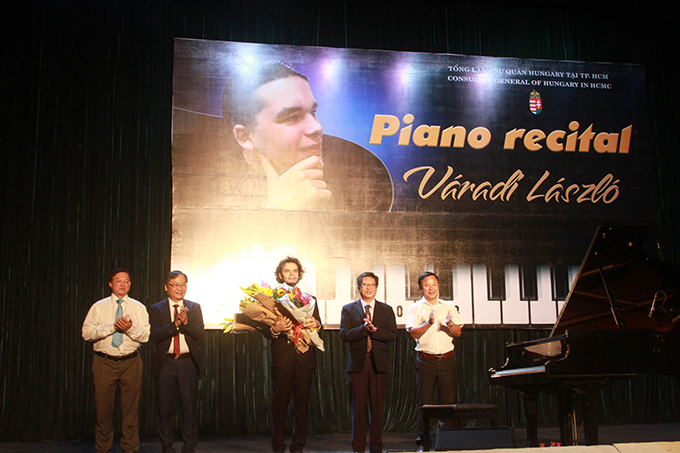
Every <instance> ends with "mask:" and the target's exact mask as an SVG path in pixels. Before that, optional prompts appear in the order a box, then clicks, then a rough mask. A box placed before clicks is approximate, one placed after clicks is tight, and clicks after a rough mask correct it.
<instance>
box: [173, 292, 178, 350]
mask: <svg viewBox="0 0 680 453" xmlns="http://www.w3.org/2000/svg"><path fill="white" fill-rule="evenodd" d="M177 307H179V305H177V304H175V319H174V321H177V315H178V314H179V311H178V310H177ZM172 353H173V354H175V355H179V331H177V335H175V337H174V338H173V339H172Z"/></svg>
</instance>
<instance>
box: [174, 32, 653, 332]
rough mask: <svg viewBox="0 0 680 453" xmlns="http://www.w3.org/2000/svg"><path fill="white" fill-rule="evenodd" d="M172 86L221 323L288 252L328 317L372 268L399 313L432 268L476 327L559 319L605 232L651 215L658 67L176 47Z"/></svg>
mask: <svg viewBox="0 0 680 453" xmlns="http://www.w3.org/2000/svg"><path fill="white" fill-rule="evenodd" d="M279 63H283V64H285V65H286V66H287V67H289V68H291V69H292V70H295V71H297V72H298V73H299V74H301V75H304V76H305V77H306V78H307V79H308V84H307V82H306V81H304V80H303V79H302V78H300V77H298V76H294V77H292V78H291V77H289V74H290V73H286V72H285V71H287V70H288V69H286V68H284V69H282V67H281V65H280V64H279ZM265 70H266V71H269V73H268V74H264V75H263V71H265ZM277 71H284V76H285V77H284V78H283V79H282V78H281V75H280V74H279V73H278V72H277ZM277 74H278V75H277ZM263 77H264V78H263ZM173 79H174V86H173V146H172V153H173V187H174V189H173V208H174V212H173V243H172V267H173V268H178V269H181V270H183V271H184V272H186V273H187V274H188V275H189V279H190V281H191V287H190V290H189V292H188V294H187V297H188V298H190V299H194V300H197V301H199V302H200V303H201V304H202V305H203V310H204V315H205V316H206V319H207V325H208V326H210V327H213V328H216V327H218V326H219V323H220V322H222V319H223V318H224V317H228V316H231V315H232V314H233V313H234V312H235V311H237V310H238V301H239V300H240V297H241V296H240V294H241V290H240V289H239V286H247V285H249V284H251V283H252V282H254V281H260V280H264V281H267V282H269V283H272V282H274V270H275V267H276V265H277V263H278V262H279V260H281V259H282V258H284V257H285V256H287V255H293V256H296V257H298V258H300V259H301V261H302V263H303V264H304V265H305V267H306V271H307V272H306V274H305V277H304V279H303V281H302V282H301V286H302V288H303V290H304V291H306V292H309V293H311V294H315V295H316V296H317V298H318V299H319V305H320V308H321V313H322V317H323V320H324V323H325V325H326V327H327V328H333V327H337V325H338V323H339V319H340V309H341V307H342V305H344V304H345V303H348V302H350V301H352V300H355V299H356V298H358V294H357V291H356V285H355V278H356V276H357V275H358V274H359V273H361V272H363V271H367V270H371V271H373V272H375V273H376V274H377V275H378V276H379V277H380V286H379V291H378V298H379V299H380V300H384V301H386V302H387V303H389V304H390V305H392V306H393V307H394V308H395V312H396V314H397V319H398V323H399V324H404V322H405V316H406V311H407V307H408V305H409V304H410V303H412V302H413V301H414V300H417V299H419V298H420V292H419V290H418V287H417V278H418V275H420V273H422V272H423V271H424V270H433V271H435V272H437V273H438V274H439V276H440V282H441V297H442V298H444V299H447V300H453V301H454V303H455V304H456V305H457V306H458V307H459V309H460V312H461V314H462V316H463V319H465V321H466V323H467V324H468V325H471V326H475V325H477V326H485V327H488V326H490V325H491V326H499V327H502V326H511V325H512V326H517V325H520V326H523V325H533V326H536V325H552V324H553V323H554V322H555V320H556V318H557V315H558V313H559V310H560V308H561V305H562V304H563V302H564V299H565V297H566V295H567V293H568V290H569V285H570V282H571V281H572V279H573V277H574V276H575V275H576V272H577V271H578V266H579V265H580V263H581V260H582V259H583V256H584V255H585V253H586V251H587V247H588V245H589V242H590V240H591V238H592V235H593V233H594V231H595V228H596V226H597V224H598V223H600V222H617V221H642V222H644V221H650V220H651V219H652V218H653V212H654V211H653V206H654V200H655V196H654V184H653V182H652V154H651V145H650V139H649V132H648V124H647V118H646V110H647V105H646V97H645V74H644V68H643V67H642V66H638V65H625V64H612V63H589V62H575V61H547V60H529V59H515V58H491V57H478V56H465V55H450V54H427V53H413V52H387V51H376V50H353V49H332V48H322V47H298V46H280V45H264V44H250V43H235V42H218V41H203V40H188V39H176V40H175V59H174V73H173ZM262 80H265V81H267V80H272V81H270V82H265V84H264V85H262V87H260V88H258V84H259V83H260V81H262ZM252 93H255V94H256V95H257V96H258V97H257V98H255V97H253V96H251V94H252ZM317 155H321V159H322V160H323V170H321V167H320V164H319V161H320V159H318V158H316V157H314V156H317ZM321 181H323V184H322V183H321ZM301 184H302V186H301ZM305 184H306V185H305ZM324 184H325V187H324ZM325 191H328V192H330V197H329V198H328V195H329V194H328V192H325ZM326 198H327V199H326Z"/></svg>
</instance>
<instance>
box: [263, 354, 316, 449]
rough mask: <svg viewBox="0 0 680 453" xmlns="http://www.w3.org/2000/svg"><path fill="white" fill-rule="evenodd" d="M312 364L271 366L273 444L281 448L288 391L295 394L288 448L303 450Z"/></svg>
mask: <svg viewBox="0 0 680 453" xmlns="http://www.w3.org/2000/svg"><path fill="white" fill-rule="evenodd" d="M313 377H314V368H303V367H301V366H299V365H297V364H296V365H293V366H282V367H273V368H272V381H273V383H274V399H273V401H272V417H273V420H272V421H273V425H274V427H273V433H272V448H273V450H274V451H284V450H285V449H286V444H285V443H284V441H285V439H286V419H287V417H286V413H287V412H288V405H289V404H290V397H291V394H292V395H293V396H294V403H295V419H294V420H293V439H292V442H291V444H290V451H291V452H299V451H302V449H303V448H304V446H305V444H306V443H307V418H308V416H309V393H310V390H311V387H312V378H313Z"/></svg>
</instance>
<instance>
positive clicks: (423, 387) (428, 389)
mask: <svg viewBox="0 0 680 453" xmlns="http://www.w3.org/2000/svg"><path fill="white" fill-rule="evenodd" d="M416 385H417V386H418V407H420V406H422V405H424V404H437V394H439V404H456V360H455V358H454V356H451V357H447V358H446V359H441V360H437V359H428V358H425V357H421V356H419V355H417V356H416ZM440 426H443V427H447V426H450V422H449V423H444V424H443V425H440ZM426 429H427V430H429V429H430V427H429V426H424V425H423V414H422V411H420V410H418V438H417V439H416V444H418V445H422V446H423V447H425V449H427V450H429V449H430V447H431V446H432V445H426V442H423V441H422V438H423V433H424V432H425V430H426Z"/></svg>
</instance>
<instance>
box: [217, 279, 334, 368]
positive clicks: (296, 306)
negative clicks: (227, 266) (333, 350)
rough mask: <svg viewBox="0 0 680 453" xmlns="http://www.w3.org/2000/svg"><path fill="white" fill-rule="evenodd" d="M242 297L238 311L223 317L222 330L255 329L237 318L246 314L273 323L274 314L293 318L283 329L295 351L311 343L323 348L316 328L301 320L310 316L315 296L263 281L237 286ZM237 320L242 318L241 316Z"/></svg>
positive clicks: (305, 347) (256, 320)
mask: <svg viewBox="0 0 680 453" xmlns="http://www.w3.org/2000/svg"><path fill="white" fill-rule="evenodd" d="M241 289H242V290H243V292H244V293H246V297H244V298H243V299H242V300H241V302H240V304H239V305H240V308H241V313H237V314H236V316H235V317H234V318H233V319H232V318H225V322H224V323H223V324H222V326H223V329H222V330H223V331H224V332H225V333H226V332H243V331H252V330H255V328H254V327H252V326H251V325H249V324H248V323H245V322H239V317H243V316H246V317H247V318H249V319H250V320H252V321H255V322H258V323H262V324H266V325H268V326H273V325H274V323H275V322H276V318H277V317H278V316H282V315H283V316H287V317H288V318H290V319H291V320H292V321H294V326H293V328H292V329H290V330H288V331H286V332H285V333H286V336H287V337H288V339H289V340H290V342H291V343H292V344H293V345H295V348H296V350H297V351H298V352H299V353H300V354H303V353H305V352H307V350H309V347H310V346H311V345H314V346H316V347H317V348H319V349H320V350H321V351H323V350H324V344H323V340H322V339H321V337H320V336H319V332H318V329H312V328H309V327H305V321H307V319H309V318H310V317H311V316H313V313H314V308H315V306H316V299H315V298H314V297H312V296H310V295H309V294H307V293H304V292H302V291H300V289H299V288H297V287H293V286H289V285H286V284H285V283H284V284H279V285H277V286H276V287H275V288H272V287H270V286H269V285H267V284H266V283H264V282H262V283H261V284H259V285H258V284H257V283H253V284H252V285H250V286H248V287H247V288H241ZM241 320H243V319H242V318H241Z"/></svg>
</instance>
